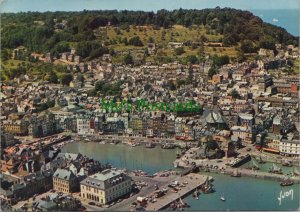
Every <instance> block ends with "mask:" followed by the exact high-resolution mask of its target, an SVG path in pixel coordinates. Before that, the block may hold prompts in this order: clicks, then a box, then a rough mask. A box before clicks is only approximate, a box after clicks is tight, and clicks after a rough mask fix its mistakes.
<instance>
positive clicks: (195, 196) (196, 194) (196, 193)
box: [193, 190, 200, 199]
mask: <svg viewBox="0 0 300 212" xmlns="http://www.w3.org/2000/svg"><path fill="white" fill-rule="evenodd" d="M199 195H200V192H199V191H198V190H196V191H195V192H194V193H193V197H194V198H195V199H199Z"/></svg>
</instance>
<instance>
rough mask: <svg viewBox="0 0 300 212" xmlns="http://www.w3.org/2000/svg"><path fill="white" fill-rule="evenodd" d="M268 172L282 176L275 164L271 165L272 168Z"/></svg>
mask: <svg viewBox="0 0 300 212" xmlns="http://www.w3.org/2000/svg"><path fill="white" fill-rule="evenodd" d="M269 172H270V173H275V174H282V170H281V168H279V167H278V166H276V165H275V163H273V166H272V167H271V168H270V170H269Z"/></svg>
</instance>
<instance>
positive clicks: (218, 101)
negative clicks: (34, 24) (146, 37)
mask: <svg viewBox="0 0 300 212" xmlns="http://www.w3.org/2000/svg"><path fill="white" fill-rule="evenodd" d="M55 23H56V25H55V26H57V27H58V28H62V29H63V28H64V25H67V21H62V22H61V23H58V21H56V22H55ZM38 24H39V23H38ZM110 25H111V23H109V24H108V26H109V27H111V26H110ZM103 28H104V27H99V31H101V30H103ZM99 31H97V32H95V33H99ZM194 45H195V46H196V48H200V49H201V48H204V47H205V48H214V49H217V52H218V51H219V50H218V49H223V48H225V47H224V44H223V42H220V41H205V42H200V44H199V43H197V42H195V43H191V42H189V41H188V40H186V41H184V42H168V44H167V46H166V47H164V48H167V49H168V50H169V51H174V52H179V51H184V50H183V49H188V48H191V46H194ZM199 46H200V47H199ZM275 47H276V48H275V49H274V50H271V49H266V48H258V49H257V51H256V52H252V53H248V55H247V54H246V56H248V57H249V58H252V59H250V60H245V61H232V60H230V61H229V57H226V56H222V55H220V56H217V55H215V56H213V55H209V54H206V53H204V54H203V55H202V58H201V60H200V61H198V59H197V57H196V60H197V61H198V62H193V60H190V61H189V62H188V63H184V62H182V60H181V58H179V60H175V61H172V62H161V63H157V62H154V61H151V60H150V61H147V58H148V59H149V58H151V57H152V56H153V55H156V54H157V52H158V51H159V48H161V47H159V44H158V43H155V41H154V40H153V39H151V42H149V43H147V44H146V45H145V48H144V49H140V48H135V46H134V45H132V49H127V50H121V51H117V50H115V51H114V52H113V53H112V52H106V53H103V54H102V55H101V56H99V57H96V58H94V59H91V60H86V59H84V58H82V56H80V55H79V54H78V53H77V50H78V49H76V48H70V51H67V52H60V53H59V54H56V55H55V54H53V53H52V52H47V53H44V54H42V53H39V52H33V51H31V50H30V49H28V48H27V47H26V46H18V47H17V48H14V49H12V51H11V54H9V55H8V56H7V57H8V58H7V61H19V62H20V63H22V62H23V63H25V62H26V63H27V62H28V60H34V61H35V62H34V63H38V64H42V65H44V66H45V67H46V66H49V67H55V66H61V67H63V69H66V70H67V71H68V73H67V74H64V77H62V78H60V79H56V78H57V76H55V75H51V73H53V72H50V76H48V78H47V77H46V78H47V79H46V78H44V80H37V78H34V77H32V76H31V75H29V74H27V73H23V74H19V75H16V76H15V77H13V78H12V79H11V80H5V81H1V92H0V100H1V103H0V105H1V116H0V117H1V122H0V123H1V126H0V127H1V173H2V174H1V192H0V198H1V202H2V203H3V204H1V207H2V209H3V210H12V209H21V210H32V211H43V210H62V211H64V210H67V211H70V210H86V209H87V210H92V211H95V210H105V209H107V208H110V209H116V210H117V209H122V210H124V209H126V210H159V209H165V208H167V207H171V208H173V209H180V208H182V209H183V208H185V207H188V205H187V204H186V203H185V202H184V201H183V200H182V199H183V198H184V197H185V196H187V195H188V194H191V193H192V194H193V196H195V198H198V192H201V191H202V192H203V193H210V192H213V191H212V190H213V188H212V181H213V179H212V177H211V176H210V173H206V174H204V172H213V173H221V174H227V175H231V176H233V177H240V176H242V177H243V176H247V177H253V178H263V179H268V180H275V181H280V185H281V186H287V185H293V184H294V183H299V181H300V178H299V158H300V143H299V132H300V129H299V126H300V125H299V121H300V120H299V74H298V73H294V72H292V73H291V72H289V71H286V70H290V69H291V67H292V66H293V63H297V61H298V64H299V59H300V55H299V47H298V46H295V45H283V44H281V43H276V44H275ZM178 54H180V53H178ZM120 55H121V56H122V57H124V61H125V62H118V61H115V59H116V58H118V57H120ZM124 55H125V56H124ZM254 58H255V59H254ZM128 60H129V62H128ZM126 61H127V62H126ZM7 63H9V62H7ZM298 68H299V67H298ZM55 81H56V82H55ZM141 101H144V102H143V107H140V106H141V105H140V104H141ZM145 101H146V102H147V104H146V103H145ZM124 102H126V103H127V105H126V107H124V105H123V103H124ZM167 103H168V104H177V105H180V104H187V105H190V106H191V108H193V106H197V107H195V108H196V109H195V110H193V109H189V108H187V107H181V108H179V109H178V108H177V110H168V109H166V108H165V107H167ZM108 104H113V106H112V105H110V107H109V106H108ZM150 104H151V105H155V107H154V108H153V107H151V110H150V109H149V108H148V107H149V105H150ZM76 142H78V143H80V142H81V143H82V142H84V143H85V144H88V143H91V142H92V143H113V144H115V145H122V144H125V145H128V148H135V147H137V146H143V147H142V148H154V147H155V146H161V147H162V148H163V149H174V148H175V149H177V150H178V151H179V152H178V153H177V154H176V157H174V158H173V161H174V163H173V165H174V166H175V167H176V168H180V171H179V170H178V169H176V170H174V171H170V170H161V172H159V173H157V174H155V175H154V174H152V173H146V172H144V171H143V170H127V168H126V167H118V168H116V167H115V166H114V164H108V163H107V162H106V161H98V160H96V159H94V158H90V157H88V156H86V155H84V154H81V153H74V152H66V151H61V150H62V148H63V147H64V146H67V145H68V144H69V143H76ZM121 143H122V144H121ZM99 148H101V146H100V145H99ZM79 152H80V150H79ZM249 161H251V162H249ZM266 162H270V163H271V164H273V166H272V167H270V170H269V171H263V170H259V169H260V168H259V165H258V164H259V163H266ZM245 164H247V165H248V166H245ZM249 164H250V165H249ZM276 164H277V165H276ZM278 164H279V165H280V166H287V167H293V171H291V172H290V173H289V174H286V173H283V171H282V170H281V168H280V167H278ZM198 171H201V173H200V174H195V173H194V172H198ZM192 179H197V180H192ZM172 182H173V183H172ZM174 193H176V195H175V194H174ZM200 198H201V197H200ZM221 200H222V201H225V198H224V197H223V196H222V197H221Z"/></svg>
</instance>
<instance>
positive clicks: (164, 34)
mask: <svg viewBox="0 0 300 212" xmlns="http://www.w3.org/2000/svg"><path fill="white" fill-rule="evenodd" d="M118 29H119V32H120V33H117V32H116V31H117V30H116V28H114V27H107V28H106V29H101V30H100V31H99V32H100V34H101V37H102V38H106V40H107V41H112V40H115V41H116V42H117V44H112V45H110V47H111V48H113V49H114V50H127V49H143V48H145V47H134V46H130V45H128V46H125V45H124V44H123V43H120V42H119V40H123V39H124V38H125V37H126V38H127V40H129V39H130V38H132V37H134V36H139V37H140V38H141V40H142V42H143V43H144V45H146V44H147V43H148V40H149V38H150V37H152V38H153V39H154V41H155V43H156V44H158V45H159V46H160V50H159V51H160V53H161V54H162V55H166V56H169V57H174V56H175V52H174V50H172V49H169V48H168V47H167V44H168V43H169V42H185V41H188V40H190V41H198V40H200V37H201V36H202V35H204V36H205V37H206V38H208V40H209V41H218V40H219V39H221V38H222V37H223V36H222V35H220V34H216V33H211V34H207V31H206V29H205V27H204V26H193V27H190V28H186V27H184V26H180V25H175V26H173V27H172V28H170V29H163V28H160V29H158V30H157V29H153V28H152V27H151V26H148V27H133V26H130V30H125V29H121V28H118ZM184 49H185V53H184V54H182V55H181V56H179V58H181V57H186V56H188V55H197V53H198V48H196V49H192V48H191V47H184ZM205 52H206V53H207V54H210V55H215V54H216V55H219V56H220V55H228V56H230V57H236V56H237V51H236V50H235V47H223V48H212V47H205ZM148 60H152V58H151V57H149V58H148ZM114 62H121V58H120V57H117V58H114Z"/></svg>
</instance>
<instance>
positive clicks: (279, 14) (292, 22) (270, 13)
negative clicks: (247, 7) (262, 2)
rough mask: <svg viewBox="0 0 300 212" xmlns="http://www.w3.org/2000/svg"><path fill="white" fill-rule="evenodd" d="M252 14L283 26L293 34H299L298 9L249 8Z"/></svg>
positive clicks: (299, 17) (299, 18)
mask: <svg viewBox="0 0 300 212" xmlns="http://www.w3.org/2000/svg"><path fill="white" fill-rule="evenodd" d="M251 12H252V13H253V14H254V15H257V16H259V17H260V18H261V19H262V20H263V21H265V22H267V23H270V24H273V25H276V26H280V27H283V28H285V29H286V30H287V31H288V32H289V33H291V34H292V35H295V36H299V35H300V31H299V25H300V23H299V20H300V15H299V10H297V9H294V10H282V9H280V10H251Z"/></svg>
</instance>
